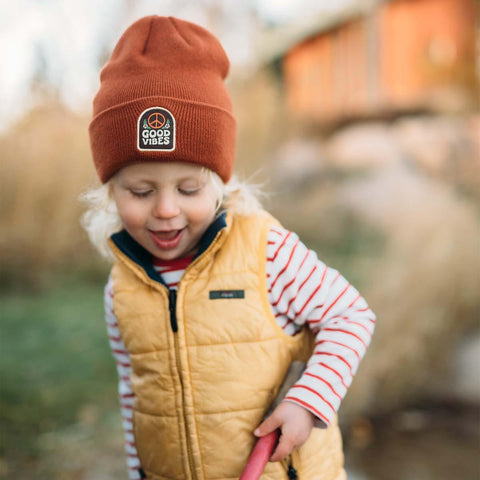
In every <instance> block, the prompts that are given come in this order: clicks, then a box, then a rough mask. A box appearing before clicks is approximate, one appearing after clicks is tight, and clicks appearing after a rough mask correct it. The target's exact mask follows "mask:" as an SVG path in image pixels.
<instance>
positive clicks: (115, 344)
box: [104, 276, 140, 480]
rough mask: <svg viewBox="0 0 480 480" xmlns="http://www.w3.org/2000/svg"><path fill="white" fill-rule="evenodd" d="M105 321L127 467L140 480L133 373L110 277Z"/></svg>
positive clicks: (106, 293) (130, 476) (135, 478)
mask: <svg viewBox="0 0 480 480" xmlns="http://www.w3.org/2000/svg"><path fill="white" fill-rule="evenodd" d="M104 303H105V321H106V323H107V332H108V339H109V343H110V348H111V349H112V353H113V356H114V358H115V362H116V364H117V372H118V378H119V381H118V394H119V399H120V408H121V413H122V424H123V431H124V435H125V451H126V454H127V467H128V474H129V478H130V480H139V479H140V474H139V469H140V460H139V458H138V454H137V449H136V447H135V439H134V436H133V424H132V417H133V401H134V394H133V391H132V386H131V383H130V373H131V371H132V367H131V363H130V355H129V354H128V351H127V349H126V348H125V345H124V343H123V340H122V338H121V336H120V331H119V329H118V323H117V318H116V316H115V313H114V311H113V280H112V277H111V276H110V277H109V279H108V282H107V285H106V286H105V297H104Z"/></svg>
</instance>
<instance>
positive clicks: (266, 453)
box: [239, 428, 280, 480]
mask: <svg viewBox="0 0 480 480" xmlns="http://www.w3.org/2000/svg"><path fill="white" fill-rule="evenodd" d="M279 436H280V430H279V429H278V428H277V430H275V431H273V432H270V433H269V434H267V435H265V436H264V437H261V438H259V439H258V440H257V443H256V445H255V447H254V448H253V450H252V453H251V454H250V457H249V459H248V462H247V465H246V466H245V468H244V469H243V472H242V474H241V475H240V479H239V480H258V479H259V478H260V476H261V475H262V473H263V469H264V468H265V465H266V464H267V462H268V459H269V458H270V457H271V456H272V453H273V449H274V448H275V445H276V444H277V441H278V437H279Z"/></svg>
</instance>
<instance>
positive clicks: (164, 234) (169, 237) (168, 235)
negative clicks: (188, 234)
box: [155, 230, 179, 240]
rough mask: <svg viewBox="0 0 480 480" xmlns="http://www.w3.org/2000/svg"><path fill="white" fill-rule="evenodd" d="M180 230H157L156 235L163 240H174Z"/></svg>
mask: <svg viewBox="0 0 480 480" xmlns="http://www.w3.org/2000/svg"><path fill="white" fill-rule="evenodd" d="M178 232H179V230H170V231H168V232H155V236H156V237H158V238H160V239H161V240H172V239H174V238H175V237H176V236H177V235H178Z"/></svg>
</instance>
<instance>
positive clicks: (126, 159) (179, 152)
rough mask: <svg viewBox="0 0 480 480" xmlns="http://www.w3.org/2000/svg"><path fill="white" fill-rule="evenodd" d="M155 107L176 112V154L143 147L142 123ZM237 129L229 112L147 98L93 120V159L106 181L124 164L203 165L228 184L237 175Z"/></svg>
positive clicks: (90, 129)
mask: <svg viewBox="0 0 480 480" xmlns="http://www.w3.org/2000/svg"><path fill="white" fill-rule="evenodd" d="M151 108H161V109H166V110H168V111H169V112H170V113H171V114H172V116H173V118H174V124H175V126H174V128H175V132H174V134H175V144H174V146H173V149H172V150H141V149H139V147H138V145H139V138H138V136H139V135H140V132H139V129H138V121H139V119H140V117H141V116H142V113H143V112H145V111H146V110H147V109H151ZM235 130H236V123H235V119H234V117H233V116H232V114H231V113H230V112H229V111H228V110H225V109H223V108H220V107H218V106H216V105H210V104H206V103H201V102H195V101H189V100H183V99H178V98H172V97H166V96H152V97H143V98H140V99H138V100H135V101H132V102H127V103H123V104H120V105H116V106H114V107H111V108H109V109H107V110H104V111H102V112H101V113H100V114H98V115H97V116H96V117H94V118H93V120H92V122H91V124H90V127H89V133H90V144H91V148H92V152H93V161H94V163H95V166H96V168H97V172H98V175H99V177H100V180H101V181H102V183H106V182H107V181H108V180H109V179H110V178H111V177H112V176H113V175H114V174H115V173H116V172H117V171H118V170H120V169H121V168H122V167H124V166H126V165H130V164H132V163H143V162H163V161H165V162H188V163H193V164H200V165H202V166H204V167H206V168H208V169H210V170H212V171H214V172H215V173H217V174H218V175H219V176H220V178H221V179H222V180H223V181H224V182H227V181H228V180H229V179H230V178H231V176H232V173H233V172H232V170H233V163H234V156H235V148H234V145H235ZM192 139H195V141H192Z"/></svg>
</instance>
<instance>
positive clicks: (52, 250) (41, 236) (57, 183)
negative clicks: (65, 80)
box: [0, 105, 95, 284]
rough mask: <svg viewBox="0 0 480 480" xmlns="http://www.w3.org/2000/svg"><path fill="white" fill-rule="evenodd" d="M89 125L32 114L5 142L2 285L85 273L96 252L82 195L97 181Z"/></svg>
mask: <svg viewBox="0 0 480 480" xmlns="http://www.w3.org/2000/svg"><path fill="white" fill-rule="evenodd" d="M87 125H88V120H87V119H86V118H81V117H78V116H75V115H74V114H72V113H71V112H69V111H67V110H65V109H64V108H62V107H60V106H58V105H49V106H47V107H43V108H39V109H37V110H34V111H32V112H30V113H29V114H28V115H27V116H26V117H25V118H23V119H22V120H21V121H20V122H19V123H18V124H16V125H13V126H12V127H11V128H10V129H9V131H7V132H6V133H5V134H4V135H3V136H2V137H0V149H1V152H2V163H1V176H2V179H3V188H2V193H1V211H0V228H1V231H2V236H1V238H0V251H1V252H2V253H1V255H2V258H1V260H2V262H1V263H2V272H1V273H2V283H3V284H5V283H12V281H13V279H20V280H22V281H23V280H28V279H30V280H33V279H35V278H37V277H38V274H39V273H40V272H42V271H45V270H51V269H54V268H57V267H59V266H64V267H71V266H75V267H77V268H80V267H81V266H82V264H84V262H88V261H89V258H91V256H92V251H91V249H90V247H89V245H88V243H87V239H86V235H85V234H84V233H83V231H82V229H81V227H80V225H79V221H78V219H79V215H80V213H81V209H82V207H81V205H80V204H79V202H78V195H79V194H80V192H81V191H82V190H83V189H84V188H85V187H86V185H88V184H90V183H91V182H93V181H94V179H95V175H94V171H93V167H92V162H91V159H90V158H91V157H90V151H89V144H88V136H87Z"/></svg>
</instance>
